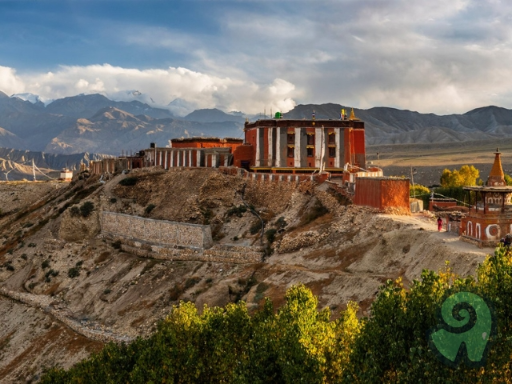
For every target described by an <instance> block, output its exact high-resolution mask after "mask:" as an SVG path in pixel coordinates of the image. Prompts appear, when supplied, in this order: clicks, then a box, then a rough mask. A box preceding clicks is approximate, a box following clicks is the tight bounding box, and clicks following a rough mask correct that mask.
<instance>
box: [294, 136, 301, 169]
mask: <svg viewBox="0 0 512 384" xmlns="http://www.w3.org/2000/svg"><path fill="white" fill-rule="evenodd" d="M300 139H301V136H300V128H295V150H294V155H295V156H294V159H293V160H294V161H293V166H294V167H295V168H300V160H301V156H300V152H301V147H300Z"/></svg>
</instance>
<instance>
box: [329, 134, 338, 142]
mask: <svg viewBox="0 0 512 384" xmlns="http://www.w3.org/2000/svg"><path fill="white" fill-rule="evenodd" d="M329 144H336V135H335V134H334V133H330V134H329Z"/></svg>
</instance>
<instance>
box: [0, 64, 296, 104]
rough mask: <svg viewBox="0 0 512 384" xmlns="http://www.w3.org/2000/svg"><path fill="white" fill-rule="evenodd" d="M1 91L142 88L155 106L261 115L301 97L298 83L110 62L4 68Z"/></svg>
mask: <svg viewBox="0 0 512 384" xmlns="http://www.w3.org/2000/svg"><path fill="white" fill-rule="evenodd" d="M0 89H2V90H3V91H4V92H5V93H8V94H13V93H21V92H30V93H34V94H37V95H39V96H41V98H42V99H43V100H46V99H57V98H62V97H67V96H74V95H77V94H79V93H86V94H88V93H102V94H104V95H106V96H107V97H112V98H114V99H116V98H126V97H127V96H126V94H127V93H126V92H124V91H126V90H138V91H139V92H141V93H143V94H146V95H148V96H149V97H151V98H152V99H153V100H154V102H155V105H158V106H165V105H167V104H168V103H169V102H170V101H172V100H174V99H177V98H179V99H184V100H187V101H189V102H190V103H192V104H193V105H197V106H198V107H199V108H214V107H218V108H221V109H224V110H226V111H231V110H239V111H244V112H245V113H257V112H259V111H261V110H262V108H263V107H267V108H270V107H273V108H274V109H275V110H277V109H280V110H283V111H288V110H289V109H292V108H293V107H294V106H295V102H294V100H293V98H294V97H295V96H296V95H297V94H299V93H298V92H297V91H296V88H295V86H294V85H293V84H291V83H290V82H288V81H285V80H282V79H275V80H274V81H273V82H272V83H270V84H256V83H255V82H251V81H247V80H244V79H234V78H229V77H218V76H212V75H209V74H206V73H201V72H197V71H191V70H189V69H186V68H173V67H170V68H167V69H145V70H140V69H134V68H122V67H115V66H112V65H109V64H103V65H90V66H84V67H81V66H61V67H59V68H58V70H56V71H53V72H47V73H30V74H26V75H19V74H16V71H15V70H14V69H12V68H7V67H0Z"/></svg>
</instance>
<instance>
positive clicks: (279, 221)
mask: <svg viewBox="0 0 512 384" xmlns="http://www.w3.org/2000/svg"><path fill="white" fill-rule="evenodd" d="M287 225H288V223H287V222H286V220H285V219H284V217H282V216H281V217H280V218H279V219H277V221H276V227H277V228H279V229H281V228H284V227H286V226H287Z"/></svg>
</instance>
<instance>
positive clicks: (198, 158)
mask: <svg viewBox="0 0 512 384" xmlns="http://www.w3.org/2000/svg"><path fill="white" fill-rule="evenodd" d="M196 156H197V160H196V161H197V166H198V167H200V166H201V150H200V149H196Z"/></svg>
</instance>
